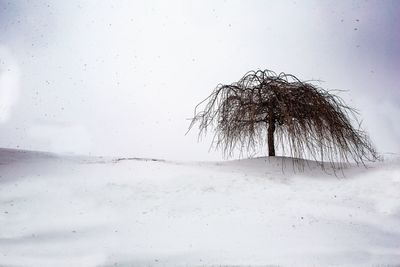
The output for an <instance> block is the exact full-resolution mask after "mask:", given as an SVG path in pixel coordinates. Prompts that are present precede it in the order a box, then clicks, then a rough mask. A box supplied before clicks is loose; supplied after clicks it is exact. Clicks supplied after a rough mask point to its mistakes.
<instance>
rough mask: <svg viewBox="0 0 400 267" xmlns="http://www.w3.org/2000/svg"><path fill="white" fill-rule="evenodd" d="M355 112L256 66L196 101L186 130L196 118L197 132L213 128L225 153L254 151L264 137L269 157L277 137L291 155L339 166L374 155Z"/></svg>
mask: <svg viewBox="0 0 400 267" xmlns="http://www.w3.org/2000/svg"><path fill="white" fill-rule="evenodd" d="M200 107H202V109H201V111H198V110H199V108H200ZM356 114H358V113H357V111H356V110H355V109H354V108H351V107H349V106H348V105H346V104H345V103H344V101H343V100H342V99H341V98H340V97H338V96H336V95H334V94H331V93H330V92H328V91H326V90H324V89H322V88H319V87H317V86H315V85H313V84H311V83H309V82H302V81H300V80H299V79H297V78H296V77H295V76H293V75H290V74H285V73H280V74H279V75H277V74H276V73H275V72H273V71H270V70H264V71H262V70H258V71H250V72H248V73H246V74H245V75H244V76H243V77H242V78H241V79H240V80H239V81H238V82H235V83H232V84H230V85H223V84H219V85H218V86H217V87H216V88H215V90H214V91H213V92H212V93H211V95H210V96H208V97H207V98H206V99H205V100H203V101H202V102H200V103H199V104H198V105H197V106H196V108H195V115H194V118H193V119H192V122H191V124H190V126H189V130H188V131H190V129H192V127H193V126H194V125H195V124H196V123H198V124H199V129H200V133H199V137H200V136H201V135H203V134H206V133H207V130H209V129H210V128H211V129H213V130H214V131H215V134H214V139H213V144H214V145H216V147H217V148H219V147H221V148H223V152H224V154H225V155H226V156H231V155H232V153H233V152H234V150H235V149H239V151H240V153H242V152H243V151H244V150H245V151H248V152H257V149H259V148H260V147H264V146H265V141H266V139H267V147H268V155H269V156H275V143H276V142H277V143H278V144H280V145H281V149H282V151H283V153H284V154H286V151H287V150H288V152H289V153H288V154H289V155H290V156H292V157H294V158H313V159H315V160H317V161H326V160H327V161H329V162H330V163H331V164H332V165H333V167H335V166H337V167H342V166H343V164H344V163H349V162H350V160H354V161H355V162H356V163H357V164H358V163H364V162H365V160H375V159H377V154H376V151H375V149H374V148H373V145H372V144H371V142H370V140H369V138H368V136H367V134H366V133H365V132H364V131H363V130H362V129H361V127H360V123H359V122H358V120H357V117H356ZM352 121H353V123H356V124H357V128H355V127H353V126H352V123H351V122H352Z"/></svg>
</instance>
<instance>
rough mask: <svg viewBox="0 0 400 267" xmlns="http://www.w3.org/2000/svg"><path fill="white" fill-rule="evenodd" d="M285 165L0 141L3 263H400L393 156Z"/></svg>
mask: <svg viewBox="0 0 400 267" xmlns="http://www.w3.org/2000/svg"><path fill="white" fill-rule="evenodd" d="M283 163H284V164H285V168H284V172H282V164H283ZM291 165H292V162H291V160H290V159H284V158H273V159H266V158H257V159H250V160H242V161H229V162H202V163H199V162H197V163H196V162H186V163H185V162H169V161H156V160H151V159H148V160H145V159H142V160H140V159H122V160H117V159H113V158H89V157H70V156H68V157H67V156H57V155H53V154H48V153H40V152H27V151H18V150H7V149H2V150H0V175H1V177H0V266H193V265H194V266H208V265H213V264H214V265H228V264H235V265H240V264H243V265H244V264H246V265H279V266H335V265H336V266H374V265H384V264H398V263H400V160H399V159H396V158H392V159H389V160H386V161H384V162H378V163H373V164H369V165H368V166H369V168H368V169H365V168H363V167H355V166H353V167H350V168H348V169H346V170H345V177H343V176H341V175H338V176H335V175H332V174H329V173H326V172H323V171H322V170H321V169H320V168H319V167H318V166H317V165H316V164H315V163H313V162H309V164H308V165H309V167H307V168H306V169H305V171H304V172H298V171H297V172H293V170H292V167H291Z"/></svg>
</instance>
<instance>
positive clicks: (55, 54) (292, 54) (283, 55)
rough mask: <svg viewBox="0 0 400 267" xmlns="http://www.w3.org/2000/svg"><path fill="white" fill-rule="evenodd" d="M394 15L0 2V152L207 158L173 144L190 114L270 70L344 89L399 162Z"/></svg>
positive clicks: (302, 5) (222, 5)
mask: <svg viewBox="0 0 400 267" xmlns="http://www.w3.org/2000/svg"><path fill="white" fill-rule="evenodd" d="M399 14H400V2H399V1H281V0H279V1H261V0H260V1H211V0H210V1H94V0H93V1H75V0H72V1H61V0H60V1H42V0H37V1H27V0H26V1H23V0H17V1H4V0H0V147H6V148H19V149H30V150H43V151H52V152H59V153H75V154H90V155H104V156H135V157H155V158H168V159H179V160H215V159H221V158H222V156H221V153H220V152H218V151H211V152H209V145H210V141H211V137H212V136H211V135H210V136H209V137H207V138H204V139H203V141H202V142H200V143H199V142H198V141H197V133H198V132H197V131H196V129H194V130H193V131H191V132H190V133H189V134H188V135H186V136H185V133H186V131H187V128H188V126H189V122H190V121H189V120H188V119H190V118H191V117H192V116H193V109H194V106H195V105H196V104H197V103H198V102H200V101H201V100H203V99H204V98H205V97H207V96H208V95H209V94H210V93H211V91H212V90H213V89H214V88H215V86H216V85H217V84H218V83H232V82H234V81H237V80H239V79H240V78H241V77H242V75H243V74H245V73H246V72H247V71H249V70H252V69H253V70H255V69H271V70H274V71H275V72H278V73H279V72H286V73H291V74H294V75H296V76H297V77H299V78H300V79H302V80H310V79H314V80H321V81H322V82H321V83H320V84H319V85H320V86H321V87H323V88H325V89H341V90H348V91H347V92H342V93H340V94H339V95H340V96H341V97H342V98H343V99H345V100H346V101H347V102H348V103H349V104H350V105H351V106H353V107H356V108H357V109H358V110H359V112H360V117H359V118H360V119H362V121H363V122H362V125H363V128H364V129H365V130H367V131H368V132H369V134H370V137H371V139H372V141H373V142H374V144H375V145H376V147H377V149H378V151H379V152H395V153H399V152H400V142H399V141H398V139H399V137H400V125H399V123H398V122H399V117H400V105H399V103H400V90H399V86H400V79H399V78H398V77H399V76H400V66H399V65H400V32H399V31H398V29H399V27H400V16H399ZM265 152H266V151H263V153H265ZM259 155H263V154H262V153H261V154H259Z"/></svg>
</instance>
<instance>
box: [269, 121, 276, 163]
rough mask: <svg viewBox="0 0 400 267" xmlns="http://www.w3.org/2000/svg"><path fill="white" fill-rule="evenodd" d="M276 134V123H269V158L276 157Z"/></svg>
mask: <svg viewBox="0 0 400 267" xmlns="http://www.w3.org/2000/svg"><path fill="white" fill-rule="evenodd" d="M274 132H275V122H273V123H269V125H268V156H270V157H274V156H275V144H274Z"/></svg>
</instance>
